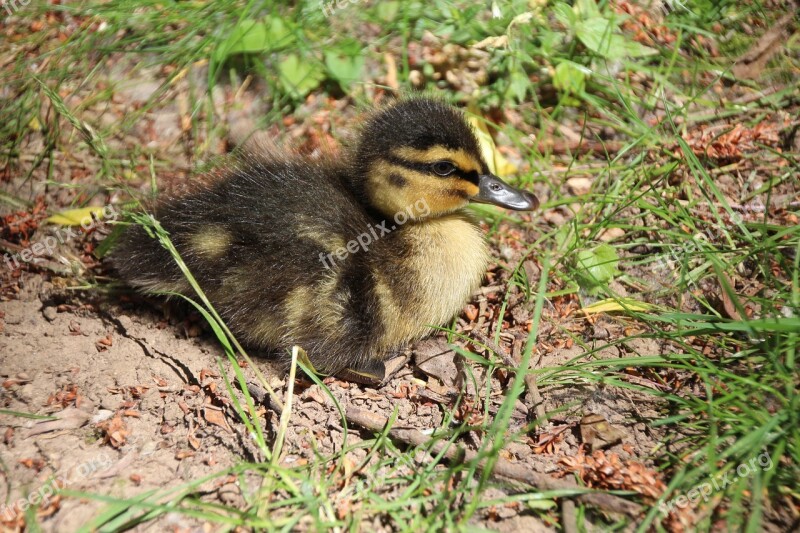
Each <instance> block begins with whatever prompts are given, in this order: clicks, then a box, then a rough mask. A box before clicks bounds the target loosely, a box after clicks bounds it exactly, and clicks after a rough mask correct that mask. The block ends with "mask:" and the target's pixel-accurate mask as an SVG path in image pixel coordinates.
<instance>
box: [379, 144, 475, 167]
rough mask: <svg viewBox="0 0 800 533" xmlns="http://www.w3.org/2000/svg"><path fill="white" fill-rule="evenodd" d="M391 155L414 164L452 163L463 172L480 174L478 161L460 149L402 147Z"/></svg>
mask: <svg viewBox="0 0 800 533" xmlns="http://www.w3.org/2000/svg"><path fill="white" fill-rule="evenodd" d="M392 155H394V156H395V157H398V158H400V159H405V160H406V161H413V162H415V163H435V162H437V161H452V162H453V163H455V164H456V165H457V166H458V168H460V169H461V170H463V171H464V172H478V173H480V172H481V170H482V168H483V165H482V164H481V162H480V160H479V159H477V158H476V157H475V156H473V155H472V154H469V153H467V152H466V151H464V150H462V149H458V150H451V149H450V148H445V147H444V146H433V147H431V148H428V149H426V150H417V149H416V148H409V147H407V146H404V147H402V148H395V149H394V150H392Z"/></svg>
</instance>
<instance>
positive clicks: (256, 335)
mask: <svg viewBox="0 0 800 533" xmlns="http://www.w3.org/2000/svg"><path fill="white" fill-rule="evenodd" d="M344 172H346V169H345V168H342V167H340V166H338V165H337V164H335V163H333V162H320V163H309V162H307V161H303V160H292V159H274V160H271V159H269V158H264V157H260V158H253V157H243V158H240V159H239V160H238V161H236V163H235V164H234V165H233V167H232V168H231V169H230V170H228V171H227V172H226V173H225V174H226V175H224V176H223V177H222V178H220V179H215V180H213V182H212V183H211V184H206V185H202V186H200V189H199V190H198V191H196V192H193V193H190V194H188V195H185V196H181V197H178V198H173V199H170V200H167V201H166V202H164V203H162V204H161V205H160V206H159V207H158V208H157V209H156V218H157V219H158V220H159V221H160V223H161V225H162V226H163V227H164V229H165V230H166V231H167V232H169V235H170V239H171V240H172V242H173V243H174V245H175V247H176V248H177V250H178V252H179V253H180V254H181V257H182V259H183V260H184V261H185V262H186V264H187V266H188V267H189V270H190V271H191V272H192V274H193V275H194V276H195V278H196V279H197V281H198V283H199V285H200V286H201V287H202V288H203V290H204V291H205V292H206V294H207V295H208V296H209V298H210V300H211V302H212V303H213V304H214V306H215V307H216V308H217V310H218V311H219V312H220V313H221V314H222V316H223V317H225V319H226V321H228V323H229V325H230V326H232V329H234V331H235V332H236V333H237V334H238V335H241V336H242V337H243V340H244V341H246V342H248V343H249V344H253V345H257V346H260V347H268V348H281V347H286V346H287V345H288V344H291V343H297V344H301V345H303V346H304V347H305V348H306V349H307V350H308V351H309V353H311V352H312V350H313V351H314V352H316V353H324V354H327V355H325V356H323V361H324V364H320V366H321V367H323V368H331V369H336V367H337V366H339V365H340V362H339V361H338V359H345V358H350V357H354V358H366V357H368V355H367V354H359V353H352V352H353V350H355V351H356V352H358V351H364V344H365V340H366V339H368V338H369V337H370V333H372V332H374V331H375V328H376V324H375V321H374V318H373V317H374V315H375V314H374V313H370V312H369V309H370V308H372V307H374V306H375V305H376V302H375V297H374V295H372V294H371V292H370V290H369V289H368V285H369V284H368V283H366V287H365V282H366V278H369V277H370V274H369V269H368V267H367V266H366V258H365V257H364V256H359V255H356V254H354V255H352V256H350V257H349V258H348V260H347V261H344V262H341V261H336V260H335V259H334V258H335V255H332V254H336V252H337V251H340V250H341V249H343V248H344V249H346V246H347V243H348V241H349V240H350V239H352V238H353V236H355V235H358V234H359V233H361V232H363V231H364V228H366V227H368V226H369V225H370V223H371V221H372V219H371V218H370V216H369V215H368V213H367V211H366V210H365V209H364V207H363V206H362V205H361V204H360V203H359V202H358V200H357V199H356V198H355V197H354V196H353V195H352V193H351V192H350V191H349V190H348V189H347V188H346V187H344V186H343V183H342V174H343V173H344ZM112 259H113V262H114V266H115V267H116V268H117V270H118V271H119V273H120V274H121V276H122V277H123V278H124V279H125V280H127V281H128V282H129V283H130V284H131V285H133V286H135V287H138V288H141V289H143V290H145V291H147V292H160V291H170V292H178V293H182V294H186V295H191V293H192V290H191V288H190V286H189V284H188V282H187V281H186V280H185V278H184V276H183V274H182V273H181V271H180V269H179V267H178V266H177V264H176V263H175V261H174V260H173V259H172V258H171V256H170V254H169V252H168V251H167V250H166V249H164V248H163V247H162V246H161V245H160V244H159V242H158V241H157V240H156V239H153V238H151V237H150V236H149V235H148V234H147V232H146V231H145V230H144V229H143V228H141V227H139V226H131V227H130V228H129V229H128V231H126V232H125V234H123V236H122V238H121V240H120V242H119V243H118V245H117V247H116V248H115V250H114V253H113V255H112ZM331 259H334V260H331ZM356 310H358V312H348V311H356ZM357 317H362V318H357ZM342 320H344V321H345V322H344V323H342V322H341V321H342ZM321 331H327V332H328V334H327V335H325V336H323V337H320V335H319V334H320V332H321ZM336 331H341V332H342V335H338V334H335V332H336ZM345 352H348V353H347V355H345ZM337 354H341V355H337Z"/></svg>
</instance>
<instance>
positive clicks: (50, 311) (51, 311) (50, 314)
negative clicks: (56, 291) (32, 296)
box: [42, 305, 58, 322]
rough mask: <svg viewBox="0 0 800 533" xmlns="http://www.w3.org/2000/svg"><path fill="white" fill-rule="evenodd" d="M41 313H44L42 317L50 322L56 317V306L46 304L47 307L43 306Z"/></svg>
mask: <svg viewBox="0 0 800 533" xmlns="http://www.w3.org/2000/svg"><path fill="white" fill-rule="evenodd" d="M42 314H43V315H44V317H45V318H46V319H47V320H48V321H49V322H52V321H53V320H55V319H56V316H58V309H56V308H55V307H54V306H52V305H49V306H47V307H45V308H44V311H42Z"/></svg>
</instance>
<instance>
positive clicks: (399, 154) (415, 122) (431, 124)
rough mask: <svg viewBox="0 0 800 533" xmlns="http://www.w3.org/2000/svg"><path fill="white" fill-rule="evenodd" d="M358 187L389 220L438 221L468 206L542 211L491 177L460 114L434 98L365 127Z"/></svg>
mask: <svg viewBox="0 0 800 533" xmlns="http://www.w3.org/2000/svg"><path fill="white" fill-rule="evenodd" d="M353 180H354V181H353V186H354V187H355V188H356V190H357V192H358V193H359V194H360V195H361V196H362V197H363V199H364V201H366V202H367V203H368V204H369V205H370V206H371V207H372V208H374V209H376V210H377V211H379V212H380V213H381V214H383V215H385V216H394V215H395V214H396V213H399V212H401V211H403V212H405V213H406V214H407V215H408V216H409V218H411V219H422V218H429V217H436V216H441V215H445V214H448V213H452V212H454V211H457V210H458V209H461V208H462V207H464V206H466V205H467V204H468V203H469V202H484V203H491V204H495V205H499V206H502V207H506V208H508V209H514V210H519V211H530V210H533V209H536V208H537V207H538V206H539V200H538V199H537V198H536V196H534V195H533V194H531V193H529V192H527V191H523V190H520V189H516V188H514V187H511V186H510V185H508V184H506V183H505V182H503V181H502V180H501V179H500V178H498V177H497V176H495V175H493V174H492V173H491V172H490V171H489V167H488V166H487V165H486V161H484V159H483V156H482V155H481V150H480V146H479V144H478V141H477V139H476V138H475V134H474V132H473V130H472V128H471V127H470V125H469V124H468V123H467V121H466V120H465V119H464V116H463V114H462V113H461V112H460V111H459V110H457V109H456V108H454V107H451V106H449V105H447V104H445V103H442V102H439V101H437V100H433V99H429V98H411V99H407V100H401V101H400V102H398V103H396V104H394V105H392V106H391V107H388V108H386V109H383V110H381V111H379V112H378V113H377V114H375V115H374V116H373V117H372V118H371V119H369V120H368V121H367V123H366V124H365V126H364V129H363V131H362V132H361V140H360V142H359V144H358V147H357V149H356V169H355V172H354V176H353Z"/></svg>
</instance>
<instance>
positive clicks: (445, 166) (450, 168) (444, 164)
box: [431, 161, 456, 176]
mask: <svg viewBox="0 0 800 533" xmlns="http://www.w3.org/2000/svg"><path fill="white" fill-rule="evenodd" d="M431 170H433V171H434V172H436V173H437V174H438V175H440V176H449V175H450V174H452V173H453V172H455V171H456V166H455V165H454V164H453V163H451V162H450V161H437V162H435V163H433V164H432V165H431Z"/></svg>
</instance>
